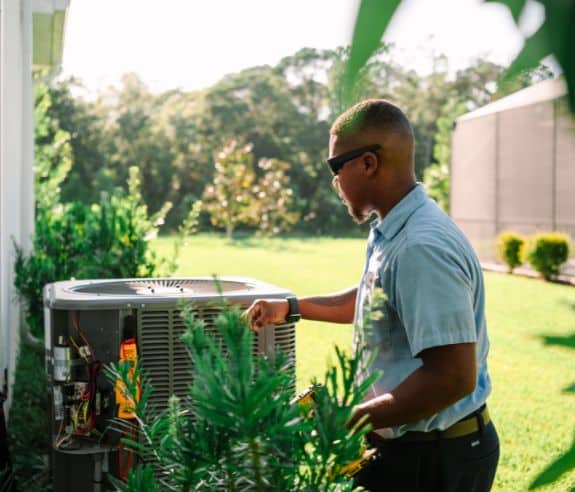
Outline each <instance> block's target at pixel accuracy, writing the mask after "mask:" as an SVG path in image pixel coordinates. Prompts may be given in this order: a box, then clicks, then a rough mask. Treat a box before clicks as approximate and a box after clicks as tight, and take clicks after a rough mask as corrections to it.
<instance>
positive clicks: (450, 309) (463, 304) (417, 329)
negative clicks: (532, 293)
mask: <svg viewBox="0 0 575 492" xmlns="http://www.w3.org/2000/svg"><path fill="white" fill-rule="evenodd" d="M395 305H396V306H395V307H396V310H397V314H398V316H399V319H400V320H401V322H402V324H403V326H404V328H405V331H406V335H407V339H408V341H409V346H410V350H411V354H412V355H413V356H414V357H415V356H417V354H419V353H420V352H421V351H422V350H425V349H427V348H431V347H437V346H441V345H451V344H456V343H469V342H476V341H477V332H476V329H475V315H474V309H473V287H472V280H471V279H470V278H469V276H468V275H467V274H466V272H465V270H464V268H463V267H462V266H461V262H460V261H458V259H457V258H455V257H454V255H453V253H450V252H449V251H445V250H443V249H442V248H440V247H438V246H433V245H426V244H414V245H411V246H408V247H407V248H406V249H405V250H404V251H403V252H402V254H401V255H400V257H399V258H398V263H397V275H396V283H395Z"/></svg>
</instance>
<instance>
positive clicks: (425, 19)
mask: <svg viewBox="0 0 575 492" xmlns="http://www.w3.org/2000/svg"><path fill="white" fill-rule="evenodd" d="M357 5H358V1H357V0H289V1H280V0H202V1H200V0H161V1H158V0H156V1H151V0H97V1H96V0H71V2H70V8H69V12H68V17H67V20H66V31H65V40H64V55H63V67H62V75H63V76H69V75H74V76H76V77H78V78H79V79H80V80H81V81H82V82H83V84H84V86H85V87H86V89H87V92H88V94H93V93H94V92H95V91H97V90H100V89H103V88H105V87H106V86H108V85H110V84H115V83H117V82H118V81H119V80H120V78H121V76H122V75H123V74H125V73H128V72H135V73H137V74H139V75H140V77H141V78H142V80H143V81H144V82H145V83H146V84H147V85H148V86H149V87H150V89H151V90H153V91H163V90H168V89H174V88H181V89H183V90H188V91H189V90H199V89H203V88H206V87H209V86H211V85H213V84H215V83H216V82H218V81H219V80H220V79H221V78H222V77H223V76H224V75H226V74H228V73H233V72H238V71H240V70H242V69H244V68H248V67H252V66H256V65H264V64H269V65H275V64H276V63H277V62H278V61H279V60H281V59H282V58H283V57H284V56H288V55H291V54H294V53H295V52H296V51H298V50H299V49H300V48H303V47H314V48H319V49H322V48H324V49H327V48H336V47H337V46H343V45H346V44H348V43H349V42H350V40H351V36H352V32H353V23H354V20H355V14H356V12H357ZM543 17H544V11H543V8H542V7H541V5H540V4H538V3H536V2H535V1H533V0H529V1H528V4H527V8H526V10H525V11H524V13H523V15H522V18H521V19H520V29H518V28H517V26H516V25H515V23H514V22H513V19H512V18H511V14H510V13H509V11H508V10H507V8H506V7H504V6H503V5H501V4H497V3H491V2H490V3H486V2H483V1H481V0H403V2H402V4H401V6H400V7H399V9H398V11H397V12H396V14H395V16H394V18H393V19H392V23H391V24H390V26H389V28H388V31H387V32H386V35H385V36H384V40H385V41H387V42H391V43H393V44H394V46H395V48H394V49H395V51H394V53H395V54H396V57H395V59H396V61H398V62H399V63H400V64H401V65H403V66H404V67H406V68H415V69H416V70H418V71H419V72H420V73H425V72H426V71H429V69H430V59H431V56H432V54H433V53H435V54H441V53H443V54H445V55H446V56H447V57H448V60H449V67H450V69H451V70H456V69H458V68H462V67H465V66H466V65H468V64H469V63H470V61H471V60H472V59H473V58H477V57H486V58H488V59H490V60H492V61H494V62H496V63H500V64H502V65H508V64H509V62H510V61H511V60H512V59H513V57H514V56H515V55H516V54H517V53H518V52H519V50H520V48H521V46H522V44H523V40H524V37H523V36H524V35H529V34H531V33H532V32H534V31H535V30H536V29H537V27H538V26H539V25H540V23H541V22H542V21H543Z"/></svg>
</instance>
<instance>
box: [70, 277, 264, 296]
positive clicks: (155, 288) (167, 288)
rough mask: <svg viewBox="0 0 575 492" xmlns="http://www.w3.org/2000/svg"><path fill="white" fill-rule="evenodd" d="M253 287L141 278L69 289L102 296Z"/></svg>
mask: <svg viewBox="0 0 575 492" xmlns="http://www.w3.org/2000/svg"><path fill="white" fill-rule="evenodd" d="M252 289H253V287H252V286H251V285H250V284H248V283H246V282H235V281H231V280H226V281H225V282H221V283H219V284H217V283H216V282H215V281H214V280H210V279H142V280H122V281H111V282H98V283H94V284H84V285H79V286H76V287H74V288H72V289H71V290H72V291H73V292H78V293H82V294H96V295H104V296H133V295H138V296H142V295H143V296H170V297H171V296H186V297H189V296H191V295H199V294H207V295H218V294H219V290H221V293H222V294H229V293H232V292H239V291H250V290H252Z"/></svg>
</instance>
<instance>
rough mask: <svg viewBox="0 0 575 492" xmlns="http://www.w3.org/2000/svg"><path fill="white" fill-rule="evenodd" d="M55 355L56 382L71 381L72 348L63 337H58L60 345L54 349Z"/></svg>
mask: <svg viewBox="0 0 575 492" xmlns="http://www.w3.org/2000/svg"><path fill="white" fill-rule="evenodd" d="M52 353H53V355H54V381H57V382H60V383H64V382H67V381H70V373H71V368H72V361H71V355H70V347H68V345H67V344H66V341H65V339H64V337H63V336H60V337H58V344H56V345H54V348H53V349H52Z"/></svg>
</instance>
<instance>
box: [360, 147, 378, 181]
mask: <svg viewBox="0 0 575 492" xmlns="http://www.w3.org/2000/svg"><path fill="white" fill-rule="evenodd" d="M378 164H379V163H378V161H377V157H376V156H375V154H373V153H372V152H367V153H366V154H365V155H364V156H363V166H364V168H365V172H366V174H367V175H368V176H372V175H373V174H375V172H376V170H377V166H378Z"/></svg>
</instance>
